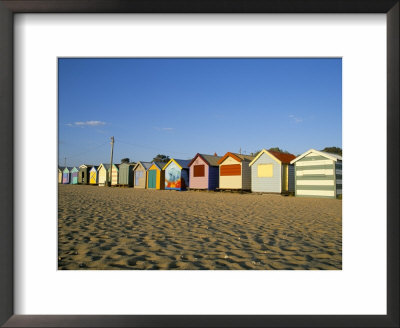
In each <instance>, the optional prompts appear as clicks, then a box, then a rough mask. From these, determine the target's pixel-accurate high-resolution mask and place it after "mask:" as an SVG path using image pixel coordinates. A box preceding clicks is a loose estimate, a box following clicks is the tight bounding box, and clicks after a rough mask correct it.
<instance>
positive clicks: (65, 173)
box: [62, 171, 71, 184]
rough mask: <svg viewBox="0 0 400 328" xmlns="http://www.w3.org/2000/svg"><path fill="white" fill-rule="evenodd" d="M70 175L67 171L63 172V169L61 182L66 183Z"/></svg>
mask: <svg viewBox="0 0 400 328" xmlns="http://www.w3.org/2000/svg"><path fill="white" fill-rule="evenodd" d="M70 177H71V175H70V173H69V172H64V171H63V180H62V183H63V184H68V183H69V181H70Z"/></svg>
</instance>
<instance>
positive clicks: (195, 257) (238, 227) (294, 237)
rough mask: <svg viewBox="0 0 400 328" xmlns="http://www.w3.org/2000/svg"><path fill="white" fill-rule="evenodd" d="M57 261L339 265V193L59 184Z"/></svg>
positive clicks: (158, 265) (80, 264)
mask: <svg viewBox="0 0 400 328" xmlns="http://www.w3.org/2000/svg"><path fill="white" fill-rule="evenodd" d="M58 196H59V198H58V199H59V204H58V215H59V218H58V267H59V269H61V270H63V269H72V270H82V269H86V270H87V269H90V270H98V269H100V270H110V269H117V270H118V269H127V270H132V269H161V270H164V269H174V270H181V269H186V270H199V269H203V270H204V269H206V270H207V269H211V270H226V269H230V270H243V269H245V270H246V269H256V270H274V269H276V270H288V269H290V270H292V269H294V270H340V269H341V268H342V201H341V200H337V199H320V198H298V197H292V196H287V197H285V196H281V195H271V194H254V193H248V194H239V193H227V192H203V191H184V192H178V191H164V190H144V189H133V188H116V187H113V188H107V187H97V186H85V185H59V195H58Z"/></svg>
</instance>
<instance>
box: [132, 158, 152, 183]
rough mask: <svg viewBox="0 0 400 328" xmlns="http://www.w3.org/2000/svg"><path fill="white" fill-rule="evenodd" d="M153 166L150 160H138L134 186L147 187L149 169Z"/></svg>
mask: <svg viewBox="0 0 400 328" xmlns="http://www.w3.org/2000/svg"><path fill="white" fill-rule="evenodd" d="M150 166H151V163H150V162H141V161H139V162H137V163H136V165H135V166H134V167H133V187H134V188H146V179H147V170H148V169H149V167H150Z"/></svg>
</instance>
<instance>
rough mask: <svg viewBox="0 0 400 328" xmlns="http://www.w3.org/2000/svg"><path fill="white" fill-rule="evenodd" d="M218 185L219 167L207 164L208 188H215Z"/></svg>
mask: <svg viewBox="0 0 400 328" xmlns="http://www.w3.org/2000/svg"><path fill="white" fill-rule="evenodd" d="M218 187H219V167H218V166H209V167H208V189H209V190H215V189H216V188H218Z"/></svg>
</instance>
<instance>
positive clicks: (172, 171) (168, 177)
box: [164, 162, 182, 190]
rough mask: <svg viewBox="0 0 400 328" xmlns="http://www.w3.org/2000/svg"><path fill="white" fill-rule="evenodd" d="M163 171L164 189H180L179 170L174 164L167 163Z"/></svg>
mask: <svg viewBox="0 0 400 328" xmlns="http://www.w3.org/2000/svg"><path fill="white" fill-rule="evenodd" d="M164 171H165V189H177V190H180V189H181V187H182V179H181V169H180V168H179V166H178V165H176V164H175V162H171V163H169V165H168V166H167V167H166V169H165V170H164Z"/></svg>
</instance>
